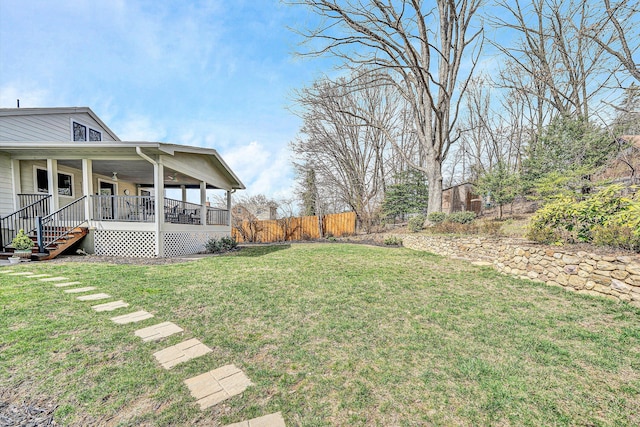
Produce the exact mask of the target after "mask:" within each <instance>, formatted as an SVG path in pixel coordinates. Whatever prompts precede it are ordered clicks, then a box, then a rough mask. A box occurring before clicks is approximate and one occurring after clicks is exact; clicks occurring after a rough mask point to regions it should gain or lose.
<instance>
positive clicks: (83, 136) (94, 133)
mask: <svg viewBox="0 0 640 427" xmlns="http://www.w3.org/2000/svg"><path fill="white" fill-rule="evenodd" d="M87 130H88V131H89V132H88V135H87ZM87 136H88V137H89V139H88V141H102V132H100V131H98V130H95V129H91V128H87V126H85V125H83V124H82V123H78V122H73V140H74V141H87Z"/></svg>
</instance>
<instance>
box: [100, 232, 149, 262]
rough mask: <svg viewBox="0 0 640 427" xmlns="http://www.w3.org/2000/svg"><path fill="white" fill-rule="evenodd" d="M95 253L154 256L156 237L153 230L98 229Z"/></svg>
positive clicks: (140, 256)
mask: <svg viewBox="0 0 640 427" xmlns="http://www.w3.org/2000/svg"><path fill="white" fill-rule="evenodd" d="M95 253H96V255H102V256H126V257H136V258H153V257H155V256H156V239H155V233H154V232H153V231H118V230H96V231H95Z"/></svg>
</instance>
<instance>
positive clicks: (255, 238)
mask: <svg viewBox="0 0 640 427" xmlns="http://www.w3.org/2000/svg"><path fill="white" fill-rule="evenodd" d="M319 226H320V224H319V222H318V217H317V216H303V217H292V218H282V219H275V220H255V221H248V220H244V221H242V222H240V221H235V220H234V222H233V227H232V228H231V235H232V236H233V237H234V238H235V239H236V241H237V242H239V243H242V242H259V243H271V242H286V241H291V240H311V239H319V238H320V237H322V236H320V229H319V228H320V227H319ZM322 228H323V230H324V236H335V237H341V236H348V235H352V234H355V232H356V214H355V212H344V213H339V214H329V215H324V216H323V217H322Z"/></svg>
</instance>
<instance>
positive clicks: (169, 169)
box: [2, 142, 244, 257]
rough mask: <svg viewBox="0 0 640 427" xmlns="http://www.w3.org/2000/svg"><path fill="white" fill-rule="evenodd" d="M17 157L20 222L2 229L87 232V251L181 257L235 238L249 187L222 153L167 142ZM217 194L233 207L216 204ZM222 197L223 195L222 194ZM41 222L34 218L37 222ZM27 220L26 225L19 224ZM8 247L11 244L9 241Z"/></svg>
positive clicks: (50, 147) (67, 148)
mask: <svg viewBox="0 0 640 427" xmlns="http://www.w3.org/2000/svg"><path fill="white" fill-rule="evenodd" d="M3 151H7V152H9V153H10V154H11V172H12V173H11V175H12V185H13V194H14V195H15V199H14V207H15V209H14V210H15V212H13V214H14V216H15V218H8V216H7V217H4V218H3V219H2V220H3V221H4V223H3V224H2V226H3V228H4V229H5V230H6V229H8V228H11V229H16V230H15V231H17V227H19V228H25V230H27V227H28V229H30V230H32V229H37V225H36V224H35V223H34V224H33V227H32V224H25V223H24V220H25V217H34V216H36V215H37V216H40V217H41V218H42V220H43V221H44V223H43V224H42V226H44V227H49V228H54V227H57V228H62V227H64V228H74V227H79V226H83V227H87V228H88V229H89V235H88V236H87V238H85V240H87V241H88V243H87V244H84V245H83V247H86V248H88V249H89V250H88V252H89V251H91V252H93V253H96V254H99V255H107V256H140V257H154V256H159V257H162V256H179V255H186V254H191V253H196V252H201V251H202V250H203V249H204V244H205V243H206V242H207V241H208V240H209V239H210V238H213V237H222V236H225V235H230V233H231V216H230V214H229V211H230V206H231V193H232V192H234V191H235V190H237V189H243V188H244V185H243V184H242V183H241V182H240V180H239V179H238V178H237V177H236V176H235V174H234V173H233V172H232V171H231V170H230V169H229V167H228V166H227V165H226V164H225V163H224V161H223V160H222V159H221V157H220V156H219V155H218V153H217V152H216V151H215V150H212V149H206V148H197V147H187V146H180V145H174V144H164V143H138V142H109V143H98V144H96V143H92V144H91V145H79V144H78V143H77V142H76V143H55V142H54V143H48V144H46V146H43V143H33V144H30V143H24V142H23V143H20V144H19V145H18V144H16V146H15V147H11V146H9V147H6V148H5V147H3ZM214 192H221V194H217V196H218V197H216V198H215V199H216V200H220V199H223V200H224V201H225V202H226V206H210V200H209V199H208V196H213V193H214ZM221 196H222V197H221ZM31 219H32V220H33V221H34V222H35V218H31ZM20 221H22V224H18V223H20ZM4 240H5V245H6V238H5V239H4Z"/></svg>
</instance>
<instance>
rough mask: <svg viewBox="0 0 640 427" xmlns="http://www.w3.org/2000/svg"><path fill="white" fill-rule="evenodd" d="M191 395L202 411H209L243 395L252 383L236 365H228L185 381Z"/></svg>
mask: <svg viewBox="0 0 640 427" xmlns="http://www.w3.org/2000/svg"><path fill="white" fill-rule="evenodd" d="M184 383H185V384H186V385H187V387H189V391H190V392H191V395H192V396H193V397H194V398H195V399H196V400H197V403H198V405H200V409H207V408H208V407H210V406H213V405H217V404H218V403H220V402H222V401H223V400H226V399H229V398H230V397H233V396H235V395H237V394H240V393H242V392H243V391H245V390H246V388H247V387H249V386H250V385H251V381H250V380H249V378H247V376H246V375H245V374H244V372H242V371H241V370H240V369H238V368H237V367H235V366H234V365H226V366H223V367H221V368H218V369H214V370H213V371H209V372H206V373H204V374H202V375H198V376H196V377H193V378H189V379H188V380H185V381H184Z"/></svg>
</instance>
